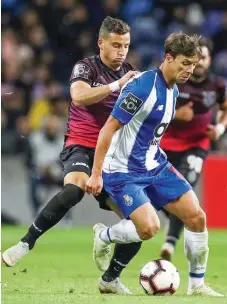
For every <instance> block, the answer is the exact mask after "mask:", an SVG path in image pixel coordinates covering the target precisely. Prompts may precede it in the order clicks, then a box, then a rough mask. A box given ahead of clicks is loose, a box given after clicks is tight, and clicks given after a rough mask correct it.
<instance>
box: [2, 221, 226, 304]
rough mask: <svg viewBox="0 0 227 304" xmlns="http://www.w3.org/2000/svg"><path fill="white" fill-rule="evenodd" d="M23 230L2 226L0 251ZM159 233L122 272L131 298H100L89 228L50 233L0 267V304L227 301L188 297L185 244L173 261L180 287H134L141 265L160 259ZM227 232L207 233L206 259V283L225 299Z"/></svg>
mask: <svg viewBox="0 0 227 304" xmlns="http://www.w3.org/2000/svg"><path fill="white" fill-rule="evenodd" d="M25 232H26V229H24V228H21V227H15V228H13V227H3V228H2V250H4V249H6V248H7V247H9V246H11V245H13V244H15V243H16V242H17V241H18V240H19V238H20V237H21V236H23V234H24V233H25ZM163 235H164V234H163V231H160V232H159V233H158V235H157V236H155V237H154V239H153V240H151V241H148V242H145V243H144V244H143V247H142V249H141V251H140V253H139V254H138V255H137V256H136V258H134V260H133V261H132V262H131V263H130V265H129V267H128V268H127V269H126V270H125V271H124V272H123V273H122V276H121V278H122V281H123V282H124V283H125V284H126V285H127V286H128V287H129V288H131V290H132V291H133V292H134V295H132V296H117V295H100V294H99V292H98V290H97V279H98V278H99V276H100V274H101V273H100V272H99V271H98V270H97V269H96V267H95V265H94V263H93V260H92V229H91V228H73V229H62V228H56V229H52V230H51V231H50V232H48V233H47V234H46V235H44V236H43V237H41V238H40V240H39V241H38V243H37V246H36V248H35V249H34V250H33V251H32V252H31V253H30V254H29V255H28V256H26V257H25V258H24V259H23V260H22V261H21V262H20V264H19V265H18V266H16V267H14V268H8V267H5V265H2V303H3V304H49V303H53V304H71V303H72V304H75V303H81V304H105V303H108V304H109V303H110V304H113V303H116V304H129V303H130V304H134V303H140V304H143V303H145V304H148V303H152V304H156V303H165V304H176V303H193V304H200V303H204V304H208V303H220V304H221V303H227V297H225V298H202V297H188V296H186V293H185V292H186V288H187V276H188V270H187V261H186V259H185V257H184V254H183V241H182V240H181V242H180V243H179V245H178V247H177V251H176V255H175V257H174V261H173V263H174V264H175V265H176V266H177V268H178V270H179V272H180V277H181V284H180V287H179V289H178V291H177V292H176V294H175V295H173V296H168V297H153V296H147V295H145V294H144V293H143V290H142V289H141V287H140V286H139V283H138V275H139V271H140V269H141V267H142V266H143V265H144V264H145V263H146V262H148V261H150V260H152V259H155V258H158V254H159V248H160V246H161V244H162V241H163ZM226 236H227V231H224V230H223V231H215V230H211V231H210V241H209V243H210V256H209V263H208V270H207V274H206V281H207V282H208V283H209V284H211V285H212V287H214V288H215V289H216V290H217V291H220V292H223V293H225V294H226V295H227V238H226Z"/></svg>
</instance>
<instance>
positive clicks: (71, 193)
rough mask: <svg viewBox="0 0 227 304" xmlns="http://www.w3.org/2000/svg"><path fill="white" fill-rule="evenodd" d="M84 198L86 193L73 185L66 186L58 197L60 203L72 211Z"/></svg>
mask: <svg viewBox="0 0 227 304" xmlns="http://www.w3.org/2000/svg"><path fill="white" fill-rule="evenodd" d="M83 196H84V191H83V190H82V189H81V188H80V187H78V186H76V185H73V184H66V185H65V186H64V187H63V189H62V191H61V192H60V193H59V195H58V199H59V203H60V204H61V205H62V206H64V207H65V208H66V209H70V208H71V207H73V206H75V205H76V204H77V203H79V202H80V201H81V200H82V198H83Z"/></svg>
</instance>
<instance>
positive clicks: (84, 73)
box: [70, 61, 94, 86]
mask: <svg viewBox="0 0 227 304" xmlns="http://www.w3.org/2000/svg"><path fill="white" fill-rule="evenodd" d="M78 80H82V81H85V82H86V83H88V84H89V85H90V86H92V84H93V82H94V72H93V71H92V68H91V67H90V66H89V64H88V63H86V62H84V61H78V62H77V63H76V64H75V66H74V68H73V71H72V74H71V77H70V84H72V83H73V82H75V81H78Z"/></svg>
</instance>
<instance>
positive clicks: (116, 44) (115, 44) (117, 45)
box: [113, 43, 121, 48]
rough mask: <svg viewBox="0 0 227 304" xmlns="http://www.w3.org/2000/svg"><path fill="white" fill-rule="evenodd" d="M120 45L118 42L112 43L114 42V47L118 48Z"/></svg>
mask: <svg viewBox="0 0 227 304" xmlns="http://www.w3.org/2000/svg"><path fill="white" fill-rule="evenodd" d="M120 46H121V45H120V44H118V43H114V44H113V47H114V48H119V47H120Z"/></svg>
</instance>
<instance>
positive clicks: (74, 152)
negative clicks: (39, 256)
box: [2, 146, 91, 266]
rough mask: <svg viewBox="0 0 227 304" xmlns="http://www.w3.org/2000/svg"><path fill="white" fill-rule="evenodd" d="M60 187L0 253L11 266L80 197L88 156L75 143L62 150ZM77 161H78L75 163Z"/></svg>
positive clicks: (88, 162)
mask: <svg viewBox="0 0 227 304" xmlns="http://www.w3.org/2000/svg"><path fill="white" fill-rule="evenodd" d="M62 154H63V156H64V157H63V162H64V175H65V176H64V187H63V188H62V190H61V191H60V192H59V193H58V194H56V195H55V196H54V197H53V198H52V199H51V200H50V201H49V202H48V203H47V205H46V206H45V207H44V208H43V209H42V211H41V212H40V214H39V215H38V217H37V218H36V220H35V221H34V222H33V224H32V225H31V226H30V227H29V229H28V232H27V234H26V235H25V236H24V237H23V238H22V239H21V241H20V242H19V243H18V244H17V245H15V246H13V247H11V248H9V249H8V250H6V251H5V252H4V253H3V256H2V258H3V260H4V262H5V263H6V264H7V265H8V266H14V265H15V264H16V263H17V262H18V261H19V260H20V259H21V258H22V257H23V256H24V255H26V254H27V253H28V252H29V250H31V249H32V248H33V247H34V245H35V243H36V241H37V239H38V238H39V237H40V236H41V235H42V234H44V233H45V232H46V231H47V230H49V229H50V228H52V227H53V226H54V225H56V224H57V223H58V222H59V221H60V220H61V219H62V218H63V217H64V216H65V214H66V213H67V212H68V210H69V209H70V208H72V207H73V206H75V205H76V204H77V203H79V202H80V201H81V199H82V198H83V196H84V187H85V183H86V181H87V179H88V178H89V175H90V166H91V165H90V160H89V156H88V155H87V154H86V151H85V150H81V148H79V149H78V147H77V146H74V147H73V148H71V150H70V147H69V148H66V149H65V150H63V153H62ZM76 164H78V165H76Z"/></svg>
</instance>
